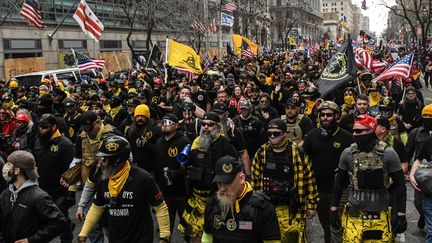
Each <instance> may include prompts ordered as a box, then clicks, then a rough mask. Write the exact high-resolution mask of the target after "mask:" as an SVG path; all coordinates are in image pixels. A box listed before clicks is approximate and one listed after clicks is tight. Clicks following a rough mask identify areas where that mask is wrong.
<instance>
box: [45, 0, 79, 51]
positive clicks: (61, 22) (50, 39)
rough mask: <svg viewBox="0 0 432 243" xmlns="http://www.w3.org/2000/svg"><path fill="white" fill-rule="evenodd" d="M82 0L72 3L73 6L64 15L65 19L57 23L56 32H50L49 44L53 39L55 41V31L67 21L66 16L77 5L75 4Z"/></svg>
mask: <svg viewBox="0 0 432 243" xmlns="http://www.w3.org/2000/svg"><path fill="white" fill-rule="evenodd" d="M78 1H80V0H75V2H74V4H73V5H72V7H71V8H70V9H69V11H68V12H67V13H66V14H65V15H64V16H63V19H62V20H61V21H60V23H59V24H58V25H57V27H56V28H55V29H54V32H53V33H52V34H48V42H49V45H51V43H52V41H53V36H54V35H55V33H57V30H58V29H59V28H60V25H62V24H63V22H64V21H65V19H66V17H67V16H68V15H69V14H70V13H71V11H72V9H73V8H74V7H75V5H76V4H77V2H78Z"/></svg>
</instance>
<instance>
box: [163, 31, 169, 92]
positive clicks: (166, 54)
mask: <svg viewBox="0 0 432 243" xmlns="http://www.w3.org/2000/svg"><path fill="white" fill-rule="evenodd" d="M167 37H168V36H167ZM168 50H169V40H168V38H166V44H165V65H164V71H165V83H166V84H167V83H168V70H167V68H166V65H167V64H168Z"/></svg>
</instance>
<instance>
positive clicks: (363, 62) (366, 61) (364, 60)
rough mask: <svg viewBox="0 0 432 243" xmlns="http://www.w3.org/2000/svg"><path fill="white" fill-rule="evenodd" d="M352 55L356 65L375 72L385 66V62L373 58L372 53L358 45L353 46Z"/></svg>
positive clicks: (380, 70)
mask: <svg viewBox="0 0 432 243" xmlns="http://www.w3.org/2000/svg"><path fill="white" fill-rule="evenodd" d="M354 56H355V62H356V66H357V67H365V68H367V69H369V70H370V71H372V72H373V73H375V74H377V73H380V72H382V71H383V70H384V68H385V67H386V66H387V63H386V62H382V61H379V60H373V57H372V55H371V54H370V53H369V52H368V51H366V50H365V49H363V48H360V47H355V48H354Z"/></svg>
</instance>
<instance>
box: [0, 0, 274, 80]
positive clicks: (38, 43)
mask: <svg viewBox="0 0 432 243" xmlns="http://www.w3.org/2000/svg"><path fill="white" fill-rule="evenodd" d="M262 1H264V2H266V0H262ZM0 2H1V3H0V21H2V20H3V19H5V20H6V21H5V22H4V23H1V24H2V25H1V28H0V79H4V78H7V77H11V76H13V75H17V74H22V73H28V72H32V71H39V70H32V68H31V67H19V66H16V67H5V63H9V62H8V61H6V60H8V59H16V58H33V57H43V59H44V64H43V66H44V68H45V69H46V70H50V69H58V68H64V67H65V62H64V60H63V58H64V56H65V55H66V54H67V53H70V51H71V48H73V49H75V50H78V51H81V52H85V53H87V54H88V55H90V56H95V57H99V56H100V55H101V54H102V53H105V52H126V53H128V55H129V57H131V50H130V48H129V46H128V44H131V46H133V48H134V49H135V51H137V52H144V51H147V49H148V48H147V47H148V44H147V38H148V35H147V33H148V31H147V30H148V29H149V27H148V26H149V25H148V24H147V23H144V22H141V21H134V27H133V32H132V34H131V36H130V42H129V43H128V41H127V37H128V34H129V27H130V25H129V23H130V22H129V21H128V16H127V11H129V10H130V9H131V8H133V7H137V8H138V7H140V8H142V9H140V11H138V12H139V13H140V14H142V16H140V18H138V19H140V20H143V21H144V19H148V18H149V16H144V15H145V14H151V13H150V11H144V9H151V8H150V6H127V7H126V8H125V6H124V5H122V4H120V2H121V1H120V0H87V3H88V4H89V6H90V8H91V9H92V11H93V12H94V14H95V15H96V16H97V17H98V18H99V20H100V21H101V22H102V23H103V24H104V26H105V30H104V32H103V33H102V37H101V39H100V40H99V42H96V41H94V40H92V39H90V38H89V37H88V36H86V35H85V34H84V33H83V32H82V30H81V29H80V27H79V26H78V24H77V22H76V21H75V20H74V19H73V17H72V16H73V13H74V12H75V9H76V6H78V4H79V0H55V1H53V0H39V1H38V3H39V5H40V6H39V7H40V10H41V15H42V19H43V22H44V24H43V25H44V26H43V28H41V29H39V28H36V27H33V26H29V25H28V24H27V22H26V21H25V20H24V19H23V18H22V17H21V16H20V15H19V14H18V12H19V10H20V8H21V6H18V5H17V3H15V2H17V1H0ZM18 2H19V4H21V2H20V1H18ZM149 2H152V1H149ZM155 3H156V5H155V6H153V7H154V8H155V9H156V11H155V12H153V14H152V15H151V16H150V18H152V20H154V26H152V29H151V30H152V31H151V35H150V37H151V44H156V45H158V46H159V47H160V48H161V49H162V50H163V51H164V49H165V40H166V38H167V37H168V38H173V39H176V40H178V41H180V42H183V43H185V44H188V42H189V40H190V39H191V38H192V32H193V30H192V29H191V27H190V25H191V23H193V21H200V22H204V23H205V24H206V25H207V26H208V25H209V23H210V21H211V20H212V19H214V18H215V19H216V20H217V21H219V19H220V15H219V13H220V12H219V7H220V5H219V4H220V0H204V1H201V0H192V1H187V2H186V1H181V0H161V1H155ZM204 9H206V10H207V11H204ZM6 14H8V16H7V17H6V18H5V16H6ZM62 20H64V22H63V24H62V25H61V26H60V27H59V29H58V31H57V32H56V33H55V35H54V36H53V38H52V40H50V39H49V38H48V36H49V35H51V34H52V33H53V32H54V29H55V28H56V27H57V25H58V24H59V23H60V22H61V21H62ZM259 27H260V30H262V29H265V28H263V27H262V26H259ZM267 29H268V27H267ZM219 33H220V35H219ZM232 33H233V32H232V28H229V27H222V29H221V32H218V33H210V32H209V31H207V33H206V34H205V35H204V38H202V39H201V47H202V48H206V49H212V48H213V49H219V48H220V49H221V50H222V49H225V48H226V46H227V44H228V43H230V42H231V34H232ZM267 33H268V31H267ZM267 33H265V35H267ZM259 36H263V35H262V34H261V32H260V34H259ZM264 37H266V36H264ZM260 40H262V42H265V38H260ZM5 72H7V74H5Z"/></svg>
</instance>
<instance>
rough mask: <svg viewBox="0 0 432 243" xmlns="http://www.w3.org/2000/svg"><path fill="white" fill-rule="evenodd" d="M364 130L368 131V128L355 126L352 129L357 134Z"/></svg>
mask: <svg viewBox="0 0 432 243" xmlns="http://www.w3.org/2000/svg"><path fill="white" fill-rule="evenodd" d="M364 131H369V129H360V128H355V129H353V132H354V133H357V134H359V133H362V132H364Z"/></svg>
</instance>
